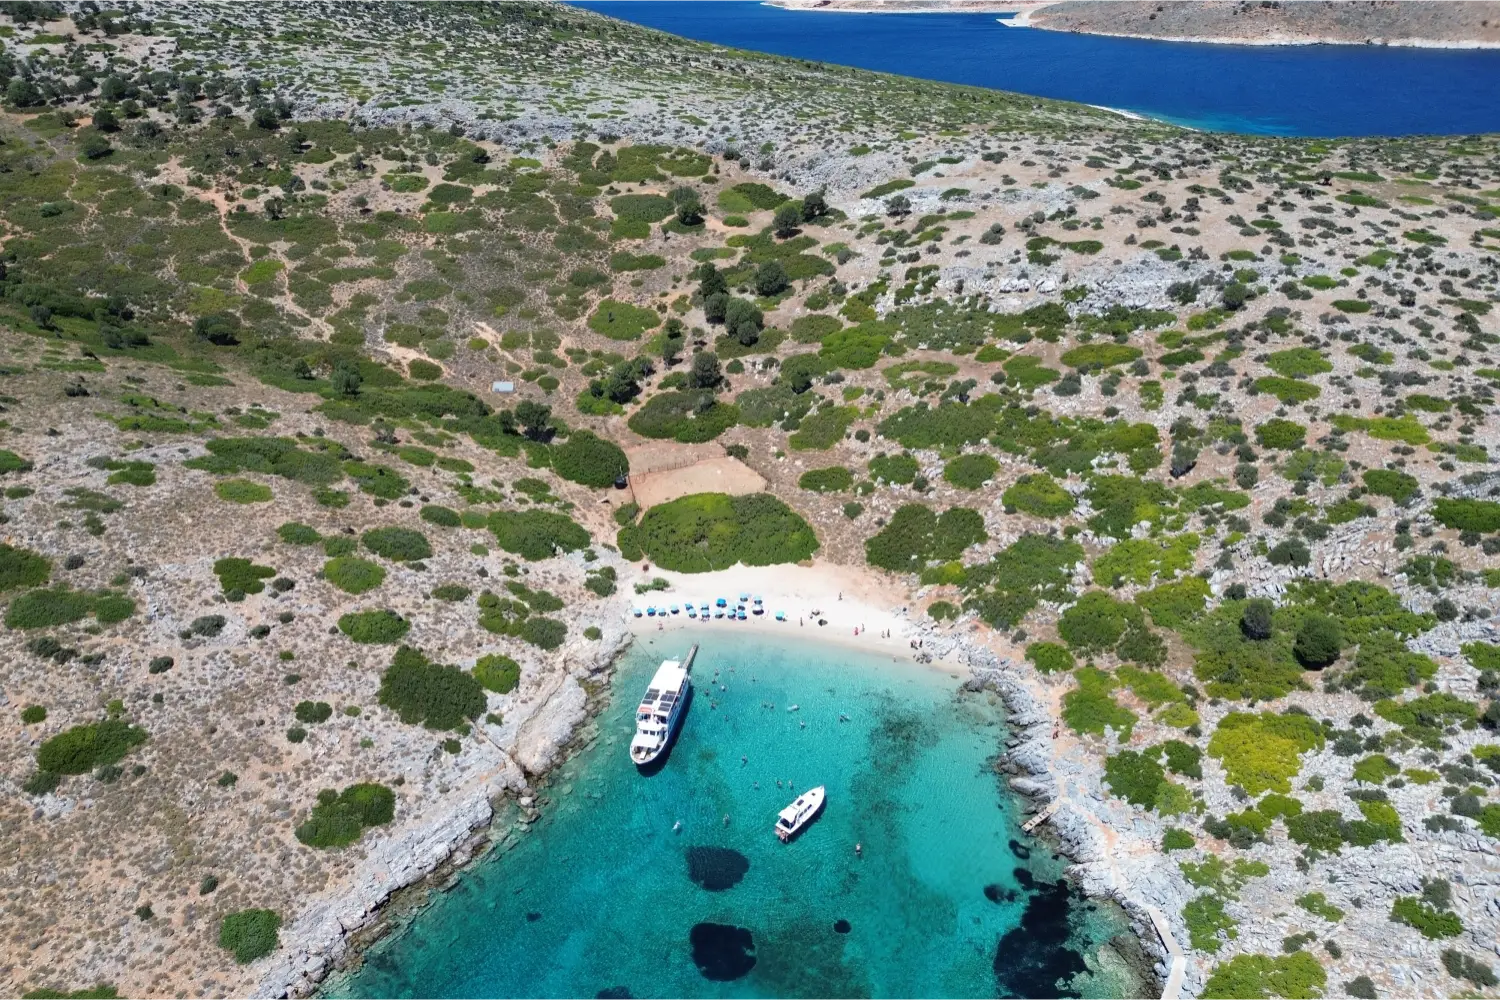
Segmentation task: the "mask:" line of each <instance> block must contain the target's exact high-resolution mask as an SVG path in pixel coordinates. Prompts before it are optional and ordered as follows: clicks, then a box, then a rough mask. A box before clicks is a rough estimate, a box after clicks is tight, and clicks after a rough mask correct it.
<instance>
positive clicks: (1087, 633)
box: [0, 4, 1500, 996]
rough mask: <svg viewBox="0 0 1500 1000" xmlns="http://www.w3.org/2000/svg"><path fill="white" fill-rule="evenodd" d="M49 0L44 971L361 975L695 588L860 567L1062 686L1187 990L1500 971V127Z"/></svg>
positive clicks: (39, 969)
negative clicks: (1324, 137)
mask: <svg viewBox="0 0 1500 1000" xmlns="http://www.w3.org/2000/svg"><path fill="white" fill-rule="evenodd" d="M8 11H9V23H8V28H7V30H8V32H9V33H8V34H6V36H5V39H4V40H5V46H6V47H5V50H4V53H3V55H0V71H3V75H4V76H5V78H6V84H5V86H4V87H3V89H4V92H5V97H6V101H7V105H6V108H5V111H4V115H3V120H0V139H3V145H0V218H3V224H4V232H5V235H4V241H5V242H4V252H3V262H4V272H3V280H0V292H3V296H0V354H3V358H0V372H3V376H0V394H3V396H0V404H3V406H4V414H3V421H4V423H3V425H0V427H3V431H0V449H3V450H0V470H3V483H0V487H3V488H4V490H5V493H4V496H5V500H4V518H5V522H4V532H5V537H4V543H5V547H4V548H3V549H0V587H3V588H4V593H3V600H4V602H5V609H4V615H3V616H4V622H5V628H4V629H3V631H0V644H3V652H4V655H5V661H6V663H7V664H8V668H7V671H6V674H5V686H4V697H5V713H6V714H5V715H4V722H3V724H0V734H3V737H0V738H3V741H4V748H5V749H4V754H3V767H0V786H3V787H0V793H3V794H0V801H3V813H0V817H3V818H0V822H3V824H4V833H5V836H4V848H3V851H4V863H3V865H0V884H3V888H4V892H5V905H4V910H3V916H0V934H3V935H4V938H5V940H6V942H7V950H6V955H7V962H6V963H5V967H4V977H5V978H4V980H3V983H4V988H5V990H6V991H7V992H10V993H19V992H24V991H28V990H38V989H50V990H80V989H89V988H91V987H93V986H94V984H103V985H102V986H101V987H100V988H101V990H103V991H104V992H107V991H108V990H109V989H117V990H118V991H119V992H120V993H122V994H127V995H138V994H148V995H191V994H215V995H223V994H244V993H247V992H250V991H260V992H268V993H277V992H284V991H288V990H290V991H292V992H303V991H306V990H308V989H310V988H311V987H312V985H313V983H315V982H316V980H317V979H318V978H319V977H320V976H321V975H322V974H324V972H326V970H327V968H328V967H329V965H330V963H331V962H332V961H334V960H336V959H338V958H341V957H343V956H344V954H345V952H344V949H343V946H342V945H341V943H340V938H341V936H342V934H343V932H344V930H345V929H353V928H356V927H359V926H362V925H363V924H364V923H366V921H367V920H368V918H369V911H371V910H373V909H375V908H376V907H378V905H379V904H380V903H381V901H382V900H383V899H384V897H385V895H386V893H387V891H388V890H389V889H390V888H391V887H393V886H395V885H401V884H406V883H409V882H413V881H420V880H421V879H422V878H423V876H424V875H425V874H426V873H427V872H428V871H429V870H430V868H431V867H432V866H433V865H435V864H436V863H437V862H438V860H440V859H441V858H443V857H445V856H446V855H447V854H448V852H449V850H450V849H451V848H455V847H457V848H458V850H459V857H466V856H468V855H469V854H470V853H471V852H472V851H474V850H478V849H483V848H485V847H487V846H488V845H489V844H490V843H492V842H493V843H497V844H499V845H501V846H502V847H503V845H504V844H505V843H507V842H509V840H510V839H511V838H515V837H519V836H524V835H525V830H526V828H527V825H528V822H529V818H530V817H532V816H534V815H535V813H534V810H535V809H537V808H544V807H545V805H546V794H547V793H546V786H545V782H543V781H539V780H538V779H539V777H540V776H543V775H545V773H546V771H547V770H548V768H549V767H550V766H551V764H552V763H553V762H554V761H555V760H556V758H557V755H558V754H559V753H560V752H561V751H562V749H563V748H564V747H565V746H566V745H567V743H568V742H569V740H570V739H572V738H573V737H574V733H575V731H577V730H578V727H579V726H580V724H581V723H584V722H585V720H586V717H587V714H588V707H589V706H588V700H589V698H590V696H591V694H593V693H594V692H597V691H599V690H600V689H601V687H602V684H603V681H604V678H605V677H606V675H607V669H608V665H609V662H610V660H611V658H612V656H613V654H614V653H615V652H616V651H617V650H618V649H619V648H621V646H622V644H623V643H624V642H625V641H626V636H625V633H624V627H623V620H624V615H625V611H626V609H627V608H628V606H629V604H628V595H629V593H630V589H631V588H632V585H639V586H640V587H650V586H651V585H652V580H653V579H654V573H652V572H645V573H642V572H641V571H640V570H639V568H638V567H639V566H640V565H641V564H642V562H643V561H644V562H649V563H650V564H651V565H652V567H653V569H654V568H655V567H661V568H663V569H666V570H676V571H689V572H695V571H704V570H710V569H723V568H726V567H728V566H730V565H733V564H734V563H736V562H746V563H751V564H756V565H775V564H778V563H785V562H798V561H804V562H805V561H808V560H812V561H814V563H815V564H816V565H826V564H837V565H839V566H840V567H841V568H842V567H867V568H866V569H864V570H863V572H865V573H868V574H871V575H875V576H883V577H884V578H885V579H886V580H888V581H890V582H891V583H893V584H895V585H898V586H900V587H902V588H905V590H906V591H907V592H908V593H909V594H910V595H911V597H910V599H909V605H910V607H911V608H912V611H913V614H912V616H911V617H910V618H908V622H909V637H910V638H912V639H915V638H919V637H920V638H922V639H923V641H924V644H925V647H924V648H926V649H930V650H933V651H935V652H948V653H952V654H953V655H954V656H955V657H956V658H959V659H962V658H964V657H969V658H970V659H971V661H972V662H974V663H975V664H976V666H977V665H978V664H979V663H980V662H981V661H980V659H979V658H978V654H977V653H976V652H975V651H976V650H977V649H978V648H979V646H980V645H981V644H982V643H984V642H987V641H990V639H991V638H992V639H993V640H994V642H995V643H996V644H997V645H1002V646H1003V647H1004V648H1014V649H1017V650H1021V649H1024V651H1025V652H1024V656H1025V659H1024V661H1023V660H1022V659H1021V656H1020V655H1017V656H1016V657H1014V661H1013V662H1006V663H1003V664H1000V666H999V668H998V670H985V671H982V673H983V674H984V676H986V677H991V678H992V679H993V678H996V677H999V678H1001V679H1008V680H1009V681H1010V682H1014V683H1020V684H1024V685H1025V686H1026V687H1027V688H1028V690H1030V691H1032V692H1034V693H1035V697H1036V699H1037V704H1038V705H1039V706H1040V707H1041V709H1042V710H1045V711H1041V710H1039V714H1037V715H1036V716H1035V717H1034V718H1033V719H1031V720H1030V721H1033V722H1035V723H1036V726H1035V728H1034V729H1033V730H1032V732H1033V734H1034V735H1038V736H1039V739H1040V740H1041V742H1040V743H1036V742H1033V743H1029V744H1027V747H1028V748H1030V749H1029V751H1028V752H1032V753H1033V754H1040V757H1037V758H1036V760H1039V761H1040V764H1039V765H1038V766H1039V767H1040V769H1041V770H1042V772H1043V775H1044V777H1045V775H1046V774H1047V773H1049V772H1051V771H1055V772H1056V774H1057V775H1058V776H1059V785H1056V786H1054V785H1049V784H1048V782H1047V781H1041V780H1037V779H1035V778H1027V779H1020V780H1018V781H1017V784H1018V786H1020V787H1023V788H1024V789H1025V790H1027V791H1030V792H1033V793H1040V794H1042V795H1043V797H1045V796H1046V795H1047V794H1051V793H1049V792H1048V791H1047V789H1048V788H1054V789H1055V788H1057V787H1063V788H1064V789H1065V790H1064V792H1063V793H1062V794H1064V795H1065V796H1066V797H1069V798H1070V804H1069V806H1068V808H1067V809H1065V810H1063V811H1062V812H1060V813H1059V820H1058V822H1063V821H1066V822H1067V823H1069V824H1073V823H1081V824H1084V825H1085V826H1090V825H1091V826H1092V827H1093V828H1094V829H1095V830H1096V832H1098V833H1099V835H1100V837H1102V838H1103V839H1102V841H1101V843H1105V844H1106V845H1107V847H1108V850H1107V851H1106V852H1105V854H1104V855H1102V856H1100V857H1095V858H1087V859H1084V858H1080V860H1081V861H1088V862H1089V864H1088V865H1087V866H1085V867H1084V870H1082V872H1081V877H1086V879H1087V884H1088V885H1089V887H1090V888H1091V889H1092V890H1094V891H1097V892H1100V893H1102V894H1105V895H1115V896H1122V897H1123V896H1124V895H1129V896H1131V898H1135V899H1142V900H1145V901H1148V902H1151V903H1153V904H1154V905H1157V906H1159V907H1160V908H1161V909H1162V910H1163V911H1164V912H1165V914H1166V916H1167V918H1168V921H1169V923H1170V924H1171V927H1172V929H1173V933H1174V935H1175V936H1176V937H1177V938H1178V940H1180V941H1181V942H1182V943H1183V944H1184V946H1185V947H1188V949H1189V956H1190V961H1189V969H1188V974H1187V986H1188V988H1189V989H1190V990H1191V991H1193V992H1197V993H1199V994H1201V995H1205V996H1249V995H1266V994H1271V993H1274V994H1278V995H1283V996H1315V995H1325V994H1326V995H1343V994H1345V993H1347V994H1350V995H1357V996H1372V995H1376V994H1377V993H1378V994H1380V995H1422V996H1445V995H1453V994H1456V993H1459V992H1462V991H1466V990H1473V991H1488V992H1491V993H1492V992H1493V989H1494V979H1493V974H1492V973H1491V971H1490V967H1491V965H1492V964H1493V962H1494V956H1493V954H1491V952H1492V951H1493V949H1494V942H1495V940H1496V931H1497V925H1500V911H1497V910H1496V907H1495V898H1496V880H1497V875H1496V872H1497V870H1500V866H1497V864H1496V861H1497V839H1496V838H1497V837H1500V798H1497V791H1496V780H1497V776H1500V775H1497V770H1500V736H1497V734H1496V732H1495V730H1496V729H1497V727H1500V703H1497V702H1496V701H1495V700H1494V694H1495V690H1496V688H1497V686H1500V630H1497V629H1496V627H1495V625H1494V619H1493V617H1492V610H1493V604H1494V599H1495V590H1496V588H1497V587H1500V570H1496V569H1495V568H1493V567H1495V566H1496V565H1497V563H1496V559H1495V556H1496V554H1497V553H1500V494H1497V489H1500V474H1497V473H1496V472H1494V471H1493V460H1492V456H1491V449H1492V448H1495V447H1497V446H1500V440H1497V437H1496V432H1495V424H1494V420H1495V395H1494V394H1495V388H1496V385H1497V384H1500V351H1497V350H1496V344H1497V343H1500V336H1497V334H1500V323H1497V314H1496V312H1495V310H1494V304H1495V302H1496V301H1497V295H1496V281H1497V270H1496V254H1497V252H1500V218H1497V217H1500V143H1497V141H1496V139H1495V138H1494V137H1488V136H1475V137H1462V138H1453V139H1421V140H1385V139H1382V140H1378V141H1370V142H1358V141H1356V142H1318V141H1307V140H1282V139H1245V138H1234V137H1225V136H1215V135H1206V134H1200V133H1191V132H1186V131H1180V130H1176V129H1171V128H1167V127H1162V126H1157V125H1152V124H1146V123H1140V122H1132V121H1128V120H1125V119H1123V118H1119V117H1116V116H1113V115H1110V114H1108V113H1104V112H1099V111H1095V110H1093V109H1088V108H1081V107H1076V106H1071V105H1065V104H1060V103H1056V102H1048V101H1043V100H1038V99H1032V98H1025V97H1017V96H1014V95H1005V94H995V93H990V92H984V91H977V90H972V89H966V88H958V87H943V86H938V85H934V84H928V83H919V82H915V81H906V80H900V79H897V78H890V77H881V76H877V75H874V74H868V73H861V72H857V71H852V70H837V69H829V68H822V67H818V66H814V65H809V64H803V63H799V62H794V61H786V60H778V59H773V58H770V57H762V56H755V55H749V54H743V53H735V52H729V51H725V50H722V49H718V48H714V47H710V46H706V45H698V44H693V43H687V42H682V41H678V40H674V39H671V38H669V37H667V36H662V35H658V34H655V33H652V32H648V31H644V30H641V29H637V28H634V27H630V26H626V25H622V24H619V23H616V22H611V21H608V20H606V19H603V18H599V17H595V16H592V15H586V14H581V13H577V12H572V11H568V10H565V9H559V8H552V7H546V8H543V7H530V6H523V5H504V6H489V7H484V6H457V5H443V6H441V7H438V6H400V5H385V6H382V7H380V8H378V15H377V9H376V8H356V7H349V6H331V5H330V6H320V5H314V4H308V5H298V6H296V7H275V8H273V7H269V6H265V7H250V6H245V7H238V8H231V7H226V6H197V5H178V4H174V5H161V6H151V5H148V6H146V7H144V8H142V9H141V10H140V11H138V12H136V13H132V14H130V15H126V16H117V15H107V16H106V15H98V14H96V13H94V12H92V11H91V10H87V9H83V8H79V9H76V10H72V11H70V12H69V13H70V16H69V17H61V16H59V12H58V11H56V10H52V9H47V8H44V7H42V8H39V7H38V5H17V6H15V7H13V8H8ZM498 380H507V381H512V382H514V383H516V385H517V387H518V391H517V392H516V393H515V394H514V395H513V396H500V395H497V394H495V393H492V392H491V391H490V386H491V383H492V382H494V381H498ZM647 446H649V447H647ZM691 446H697V447H696V448H694V447H691ZM632 458H634V459H635V460H636V461H638V462H641V463H643V465H642V468H641V469H638V470H637V471H646V470H654V472H652V473H651V475H652V476H653V478H652V479H651V484H652V490H651V491H650V493H649V496H647V497H646V499H648V501H651V502H653V503H655V506H651V507H650V509H647V510H641V509H640V508H639V506H638V505H636V504H634V503H632V502H631V493H630V491H629V490H616V489H615V488H614V480H615V478H616V477H617V476H619V475H623V474H625V473H626V472H627V471H628V469H629V463H630V462H631V460H632ZM699 459H701V460H702V462H703V463H704V464H703V465H688V466H687V468H686V471H683V472H682V473H681V474H680V475H677V476H674V475H673V474H672V473H671V472H670V471H663V470H671V469H674V468H678V467H681V466H683V465H684V463H691V462H694V461H696V460H699ZM757 477H759V479H757ZM759 480H763V481H764V482H765V484H766V485H765V488H764V492H759V493H756V492H746V490H753V489H754V488H755V486H756V484H757V482H758V481H759ZM716 482H722V483H725V484H726V485H725V486H724V487H723V488H724V489H725V490H726V491H727V493H728V494H734V495H733V496H730V495H727V494H716V493H707V494H705V493H696V494H689V495H687V496H683V497H680V498H678V499H668V498H669V497H677V496H678V495H679V494H680V493H681V492H682V488H683V484H688V485H689V487H690V488H694V489H702V488H704V487H703V485H701V484H705V483H716ZM841 571H842V570H841ZM684 596H688V595H684ZM693 596H696V595H693ZM984 662H986V663H989V662H992V661H984ZM444 664H446V665H448V666H443V665H444ZM997 682H998V681H997ZM1054 720H1056V725H1057V732H1056V736H1055V737H1054V736H1053V735H1052V734H1051V729H1052V727H1053V724H1054ZM584 731H585V732H586V726H585V727H584ZM1038 746H1040V747H1041V749H1040V750H1038V749H1037V747H1038ZM1015 757H1016V755H1015V754H1012V763H1015ZM1036 760H1033V763H1035V762H1036ZM533 782H535V784H533ZM320 789H326V790H328V791H326V792H324V793H322V794H321V796H320V792H319V790H320ZM492 800H494V801H496V802H500V801H501V800H504V803H503V810H502V811H501V812H500V814H499V815H500V820H499V821H498V822H496V823H494V824H493V825H491V826H489V827H488V829H487V831H486V832H484V833H482V834H481V836H480V837H479V838H478V841H477V842H471V841H470V831H471V827H474V826H476V825H481V824H484V823H485V822H486V821H487V820H489V819H490V817H491V805H490V803H491V801H492ZM1105 876H1107V877H1105ZM1120 879H1123V880H1124V882H1126V883H1128V884H1122V883H1121V881H1119V880H1120ZM1101 880H1102V881H1101ZM1145 938H1146V940H1145V943H1146V945H1147V947H1148V948H1153V947H1154V945H1153V943H1152V941H1151V938H1150V935H1149V934H1147V935H1145ZM237 960H238V961H237ZM242 963H243V964H242Z"/></svg>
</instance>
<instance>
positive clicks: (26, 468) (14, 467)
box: [0, 448, 34, 476]
mask: <svg viewBox="0 0 1500 1000" xmlns="http://www.w3.org/2000/svg"><path fill="white" fill-rule="evenodd" d="M33 467H34V466H33V465H32V464H31V462H30V461H29V460H27V459H24V458H22V457H21V456H20V455H17V454H16V453H15V452H13V451H6V450H5V449H3V448H0V476H3V475H5V474H6V473H8V472H30V471H31V470H32V468H33Z"/></svg>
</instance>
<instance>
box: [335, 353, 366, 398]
mask: <svg viewBox="0 0 1500 1000" xmlns="http://www.w3.org/2000/svg"><path fill="white" fill-rule="evenodd" d="M363 381H364V378H363V376H361V375H360V374H359V368H357V367H356V366H355V365H354V364H353V363H352V362H348V361H340V362H338V363H337V364H335V365H334V366H333V375H332V376H331V377H330V378H329V382H330V383H332V385H333V391H334V392H336V393H338V394H339V395H340V396H342V397H344V398H345V399H353V398H354V397H355V396H358V395H359V387H360V384H361V383H362V382H363Z"/></svg>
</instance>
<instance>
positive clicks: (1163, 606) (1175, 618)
mask: <svg viewBox="0 0 1500 1000" xmlns="http://www.w3.org/2000/svg"><path fill="white" fill-rule="evenodd" d="M1208 597H1209V587H1208V581H1207V580H1205V579H1203V578H1202V577H1200V576H1185V577H1183V578H1182V579H1181V580H1178V581H1177V582H1176V583H1164V584H1162V585H1161V586H1159V587H1153V588H1152V589H1150V590H1147V591H1144V592H1142V593H1139V594H1137V595H1136V597H1135V603H1137V604H1139V605H1140V606H1141V607H1143V608H1145V609H1146V612H1147V613H1148V614H1150V615H1151V621H1152V623H1153V624H1156V625H1159V626H1160V627H1162V628H1169V629H1180V628H1182V627H1183V626H1184V625H1186V624H1188V623H1189V622H1193V621H1197V620H1198V619H1199V618H1200V617H1202V615H1203V608H1204V604H1205V603H1206V602H1207V600H1208Z"/></svg>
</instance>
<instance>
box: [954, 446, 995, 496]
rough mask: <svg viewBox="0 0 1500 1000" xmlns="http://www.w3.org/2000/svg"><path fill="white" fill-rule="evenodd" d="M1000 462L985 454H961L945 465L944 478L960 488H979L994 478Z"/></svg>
mask: <svg viewBox="0 0 1500 1000" xmlns="http://www.w3.org/2000/svg"><path fill="white" fill-rule="evenodd" d="M999 468H1000V463H999V462H997V461H995V460H994V459H993V458H991V457H990V456H988V455H985V454H971V455H960V456H959V457H958V458H955V459H953V460H952V461H950V462H949V463H948V464H947V465H945V466H943V479H944V480H946V481H947V482H949V483H952V484H953V485H954V486H957V487H958V488H959V489H964V490H977V489H979V488H980V487H981V486H983V485H984V484H985V483H987V482H989V481H990V480H991V479H992V478H994V475H995V471H996V470H997V469H999Z"/></svg>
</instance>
